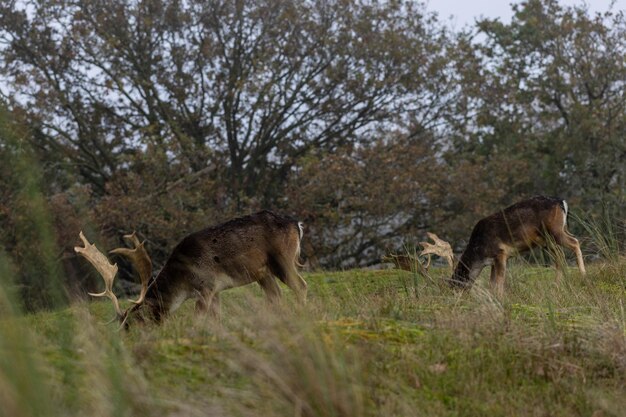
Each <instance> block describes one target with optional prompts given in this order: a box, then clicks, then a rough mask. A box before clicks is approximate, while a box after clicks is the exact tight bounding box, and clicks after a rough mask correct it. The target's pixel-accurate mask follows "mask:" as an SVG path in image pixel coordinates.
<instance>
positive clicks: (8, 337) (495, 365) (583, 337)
mask: <svg viewBox="0 0 626 417" xmlns="http://www.w3.org/2000/svg"><path fill="white" fill-rule="evenodd" d="M589 270H590V271H589V275H588V276H587V277H586V278H583V277H581V276H580V275H578V274H577V273H576V272H574V270H570V273H569V274H568V275H567V277H566V279H564V280H563V281H562V282H561V283H558V284H557V283H555V281H554V271H553V270H551V269H547V268H538V267H530V266H527V265H517V266H515V265H513V266H512V267H511V268H510V270H509V273H508V276H507V295H506V297H505V298H504V299H502V300H497V299H495V298H494V297H493V296H492V295H491V293H490V292H489V291H488V289H487V279H488V277H487V276H486V275H487V274H488V271H485V272H483V275H482V277H481V278H480V280H479V282H478V283H477V285H476V286H475V287H474V288H473V289H472V290H471V291H470V292H467V293H457V292H454V291H452V290H449V289H448V288H446V287H445V286H443V285H441V284H440V282H441V279H442V277H443V275H445V274H447V271H445V270H439V271H435V273H434V277H433V280H426V279H423V278H422V277H418V276H414V275H413V274H411V273H407V272H403V271H367V270H351V271H345V272H336V273H330V272H328V273H326V272H323V273H315V274H308V275H306V276H305V279H306V280H307V281H308V283H309V303H308V304H307V305H306V306H305V307H298V306H296V305H295V304H294V300H293V297H292V295H291V294H290V292H289V291H288V290H286V289H285V288H284V287H283V289H284V291H283V293H284V295H285V297H284V298H285V300H284V302H283V304H282V305H281V306H280V307H279V308H268V306H267V305H266V304H265V302H264V300H263V297H262V296H261V292H260V291H259V290H258V289H257V288H256V287H254V286H248V287H243V288H239V289H235V290H230V291H226V292H224V293H222V321H221V323H220V324H216V323H214V322H213V321H211V320H210V319H208V318H205V317H196V316H195V315H194V312H193V304H192V303H191V302H188V303H187V304H185V305H184V306H183V308H181V310H179V311H178V312H176V314H175V315H174V316H173V317H171V318H170V319H168V320H167V321H166V322H165V323H164V324H163V325H162V326H155V325H150V324H148V325H136V326H134V327H133V328H131V330H130V331H128V332H118V331H117V330H116V326H115V325H113V324H112V325H108V326H106V325H104V324H103V323H104V322H106V321H108V319H109V318H111V317H112V316H113V310H112V307H111V305H110V303H107V302H91V303H82V304H75V305H73V306H72V307H71V308H69V309H65V310H62V311H54V312H47V313H39V314H34V315H27V316H21V317H17V316H13V315H11V314H10V312H8V311H7V312H4V311H3V313H2V314H3V316H2V317H1V318H0V411H1V412H2V415H6V416H47V415H54V416H56V415H80V416H83V415H92V416H99V415H102V416H108V415H113V416H131V415H133V416H134V415H157V416H158V415H190V416H193V415H197V416H207V415H209V416H220V415H228V416H231V415H232V416H292V415H293V416H421V415H423V416H484V415H492V416H511V415H524V416H530V415H532V416H595V417H599V416H620V415H625V413H626V411H624V410H626V396H625V395H624V393H625V392H626V317H625V313H624V303H625V301H626V262H625V261H624V260H623V259H622V260H620V259H617V260H615V261H613V262H611V263H610V264H595V265H593V264H592V265H590V266H589Z"/></svg>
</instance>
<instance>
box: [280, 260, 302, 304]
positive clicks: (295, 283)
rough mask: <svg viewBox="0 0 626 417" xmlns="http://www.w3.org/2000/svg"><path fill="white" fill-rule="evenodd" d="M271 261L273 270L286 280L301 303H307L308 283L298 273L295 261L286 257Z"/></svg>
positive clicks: (283, 280) (282, 279) (281, 278)
mask: <svg viewBox="0 0 626 417" xmlns="http://www.w3.org/2000/svg"><path fill="white" fill-rule="evenodd" d="M272 261H273V262H271V270H272V273H274V274H275V275H276V276H277V277H278V278H279V279H280V280H281V281H282V282H284V283H285V284H286V285H287V286H288V287H289V288H290V289H291V290H292V291H293V292H294V293H295V294H296V297H297V298H298V301H300V303H302V304H305V303H306V293H307V284H306V281H305V280H304V279H303V278H302V277H301V276H300V274H298V270H297V269H296V265H295V262H293V261H291V262H290V261H286V260H285V259H279V258H274V259H273V260H272Z"/></svg>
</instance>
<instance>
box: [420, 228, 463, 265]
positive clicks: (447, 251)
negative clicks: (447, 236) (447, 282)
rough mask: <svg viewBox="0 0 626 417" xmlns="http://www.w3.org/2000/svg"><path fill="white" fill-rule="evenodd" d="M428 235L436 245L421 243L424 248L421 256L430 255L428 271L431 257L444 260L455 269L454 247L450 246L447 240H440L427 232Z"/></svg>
mask: <svg viewBox="0 0 626 417" xmlns="http://www.w3.org/2000/svg"><path fill="white" fill-rule="evenodd" d="M426 235H427V236H428V238H429V239H430V240H432V241H433V242H434V243H429V242H420V245H422V247H423V248H424V249H423V250H422V251H421V252H420V253H419V254H420V256H422V255H428V263H427V264H426V266H425V268H426V269H428V266H429V265H430V255H437V256H441V257H442V258H444V259H445V260H446V261H447V262H448V264H449V265H450V268H452V269H454V252H453V251H452V246H450V244H449V243H448V242H446V241H445V240H441V239H439V236H437V235H436V234H434V233H430V232H427V233H426Z"/></svg>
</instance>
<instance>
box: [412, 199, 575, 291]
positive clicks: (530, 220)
mask: <svg viewBox="0 0 626 417" xmlns="http://www.w3.org/2000/svg"><path fill="white" fill-rule="evenodd" d="M567 214H568V207H567V203H566V202H565V200H563V199H560V198H553V197H544V196H536V197H532V198H530V199H527V200H523V201H520V202H518V203H515V204H513V205H512V206H509V207H507V208H505V209H503V210H501V211H499V212H497V213H494V214H492V215H490V216H487V217H485V218H484V219H481V220H479V221H478V223H476V225H475V226H474V229H473V230H472V234H471V236H470V240H469V243H468V244H467V248H466V249H465V251H464V252H463V254H462V255H461V259H460V260H459V261H458V263H457V264H456V267H455V268H454V273H453V274H452V278H451V280H450V284H451V285H453V286H456V287H460V288H469V287H471V285H472V283H473V282H474V280H475V279H476V278H477V277H478V275H479V274H480V272H481V271H482V270H483V268H484V267H485V266H487V265H491V285H492V287H493V288H494V289H495V291H496V293H497V294H498V295H502V294H503V293H504V276H505V273H506V262H507V259H508V258H509V257H511V256H514V255H516V254H517V253H520V252H523V251H526V250H529V249H531V248H533V247H536V246H550V244H551V243H554V244H556V245H558V246H561V247H566V248H569V249H571V250H573V251H574V253H575V254H576V262H577V264H578V269H579V270H580V272H581V274H583V275H584V274H585V264H584V262H583V255H582V252H581V250H580V244H579V243H578V240H577V239H576V238H575V237H574V236H572V235H571V234H570V233H569V232H568V231H567ZM441 242H443V241H440V242H437V241H435V245H434V246H437V247H439V249H438V250H439V252H441V253H443V254H444V256H446V257H448V256H452V249H451V248H450V245H449V244H447V243H446V242H443V244H445V245H447V247H446V246H444V245H443V244H442V243H441ZM423 244H424V243H422V245H423ZM431 246H432V245H431ZM449 248H450V249H449ZM428 250H429V248H426V249H425V250H424V251H423V252H422V254H425V253H429V252H428ZM431 253H436V252H431ZM437 254H439V255H440V256H441V254H440V253H437ZM555 264H556V271H557V280H558V279H560V277H561V276H562V274H563V272H562V270H561V268H562V266H561V264H560V262H559V261H558V259H556V262H555Z"/></svg>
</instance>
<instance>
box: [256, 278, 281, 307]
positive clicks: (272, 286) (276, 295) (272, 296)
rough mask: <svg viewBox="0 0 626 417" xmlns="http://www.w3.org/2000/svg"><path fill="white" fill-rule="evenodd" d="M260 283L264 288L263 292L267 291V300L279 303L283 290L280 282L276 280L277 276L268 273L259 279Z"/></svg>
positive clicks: (271, 302)
mask: <svg viewBox="0 0 626 417" xmlns="http://www.w3.org/2000/svg"><path fill="white" fill-rule="evenodd" d="M258 283H259V285H260V286H261V288H263V292H264V293H265V296H266V298H267V301H268V302H269V303H270V304H277V303H278V302H279V301H280V298H281V292H280V287H279V286H278V282H276V278H274V277H273V276H272V275H270V274H266V275H265V276H264V277H263V278H261V279H260V280H259V281H258Z"/></svg>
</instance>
